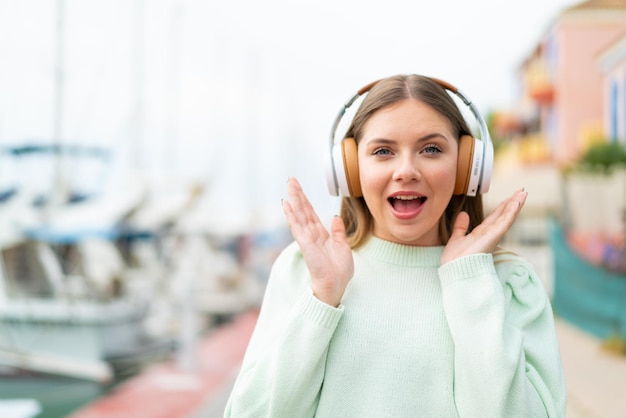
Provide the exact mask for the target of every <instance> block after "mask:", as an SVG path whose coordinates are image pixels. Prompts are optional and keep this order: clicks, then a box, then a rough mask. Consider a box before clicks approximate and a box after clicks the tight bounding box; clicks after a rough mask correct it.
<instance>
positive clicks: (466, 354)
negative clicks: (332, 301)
mask: <svg viewBox="0 0 626 418" xmlns="http://www.w3.org/2000/svg"><path fill="white" fill-rule="evenodd" d="M442 250H443V247H411V246H403V245H399V244H394V243H391V242H387V241H383V240H380V239H378V238H371V239H370V240H369V241H368V243H367V244H366V245H364V246H363V247H362V248H360V249H358V250H356V251H354V263H355V274H354V277H353V278H352V280H351V281H350V283H349V285H348V287H347V289H346V292H345V294H344V297H343V299H342V303H341V305H340V306H339V307H338V308H334V307H331V306H329V305H326V304H324V303H322V302H321V301H319V300H318V299H316V298H315V297H314V296H313V294H312V292H311V290H310V277H309V274H308V271H307V268H306V266H305V264H304V260H303V258H302V254H301V253H300V250H299V249H298V246H297V244H295V243H294V244H292V245H290V246H289V247H287V248H286V249H285V250H284V251H283V252H282V254H281V255H280V256H279V257H278V259H277V260H276V262H275V264H274V267H273V269H272V273H271V275H270V279H269V282H268V285H267V289H266V293H265V298H264V300H263V305H262V307H261V311H260V314H259V319H258V322H257V325H256V328H255V330H254V333H253V335H252V338H251V340H250V343H249V345H248V348H247V351H246V355H245V357H244V360H243V363H242V367H241V370H240V373H239V376H238V377H237V380H236V383H235V386H234V388H233V391H232V393H231V395H230V398H229V401H228V404H227V406H226V410H225V414H224V416H225V417H236V418H245V417H254V418H260V417H272V418H305V417H324V418H347V417H354V418H369V417H371V418H382V417H390V418H404V417H428V418H431V417H444V418H447V417H457V416H458V417H479V418H488V417H494V418H500V417H502V418H518V417H519V418H538V417H564V416H565V383H564V378H563V372H562V367H561V360H560V354H559V347H558V341H557V337H556V333H555V328H554V318H553V316H552V310H551V306H550V301H549V298H548V297H547V294H546V292H545V290H544V287H543V283H542V282H541V280H540V279H539V278H538V277H537V275H536V274H535V272H534V271H533V269H532V268H531V266H530V265H529V264H528V263H526V262H525V261H524V260H522V259H521V258H520V257H518V256H516V255H515V254H512V253H510V252H504V251H501V250H499V251H497V252H496V253H494V254H493V255H492V254H477V255H472V256H466V257H463V258H461V259H458V260H455V261H452V262H450V263H447V264H445V265H443V266H440V263H439V260H440V257H441V252H442Z"/></svg>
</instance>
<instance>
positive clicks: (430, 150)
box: [424, 144, 441, 154]
mask: <svg viewBox="0 0 626 418" xmlns="http://www.w3.org/2000/svg"><path fill="white" fill-rule="evenodd" d="M424 152H425V153H426V154H438V153H440V152H441V148H440V147H439V146H438V145H435V144H431V145H427V146H425V147H424Z"/></svg>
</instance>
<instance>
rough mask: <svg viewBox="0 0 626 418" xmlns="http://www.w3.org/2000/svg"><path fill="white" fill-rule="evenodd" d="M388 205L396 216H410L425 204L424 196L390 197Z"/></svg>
mask: <svg viewBox="0 0 626 418" xmlns="http://www.w3.org/2000/svg"><path fill="white" fill-rule="evenodd" d="M387 200H388V201H389V204H390V205H391V207H392V208H393V210H394V212H396V213H398V214H405V215H411V214H414V213H417V212H418V211H419V209H420V208H421V207H422V205H423V204H424V202H426V196H418V195H399V196H392V197H390V198H389V199H387Z"/></svg>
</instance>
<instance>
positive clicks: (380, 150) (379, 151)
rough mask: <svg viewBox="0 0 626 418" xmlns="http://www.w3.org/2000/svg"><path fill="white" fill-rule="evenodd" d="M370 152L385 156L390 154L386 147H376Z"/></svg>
mask: <svg viewBox="0 0 626 418" xmlns="http://www.w3.org/2000/svg"><path fill="white" fill-rule="evenodd" d="M372 154H373V155H381V156H386V155H391V151H389V150H388V149H387V148H376V149H375V150H374V152H372Z"/></svg>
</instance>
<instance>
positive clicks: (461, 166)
mask: <svg viewBox="0 0 626 418" xmlns="http://www.w3.org/2000/svg"><path fill="white" fill-rule="evenodd" d="M475 141H476V139H474V137H472V136H470V135H463V136H461V138H460V139H459V156H458V160H457V166H456V182H455V184H454V194H455V195H464V194H467V188H468V186H469V182H470V176H471V172H472V163H473V161H474V146H475Z"/></svg>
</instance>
